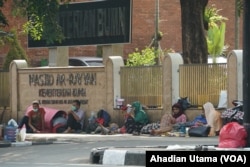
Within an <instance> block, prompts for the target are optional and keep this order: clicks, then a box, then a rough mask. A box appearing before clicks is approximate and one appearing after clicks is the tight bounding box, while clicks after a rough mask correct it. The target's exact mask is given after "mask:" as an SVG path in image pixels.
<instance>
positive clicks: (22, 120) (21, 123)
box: [18, 116, 34, 133]
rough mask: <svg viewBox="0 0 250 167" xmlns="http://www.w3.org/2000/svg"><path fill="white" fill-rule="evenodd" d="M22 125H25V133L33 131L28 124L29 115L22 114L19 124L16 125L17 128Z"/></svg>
mask: <svg viewBox="0 0 250 167" xmlns="http://www.w3.org/2000/svg"><path fill="white" fill-rule="evenodd" d="M23 125H25V127H26V133H34V132H33V129H32V128H31V127H30V126H29V117H28V116H24V117H23V118H22V119H21V121H20V123H19V125H18V129H21V128H22V127H23Z"/></svg>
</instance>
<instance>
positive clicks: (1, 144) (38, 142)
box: [0, 141, 58, 148]
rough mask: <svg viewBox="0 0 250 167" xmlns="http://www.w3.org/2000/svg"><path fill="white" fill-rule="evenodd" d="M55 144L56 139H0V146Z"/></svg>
mask: <svg viewBox="0 0 250 167" xmlns="http://www.w3.org/2000/svg"><path fill="white" fill-rule="evenodd" d="M54 143H55V144H56V143H58V142H57V141H22V142H10V141H0V148H4V147H23V146H32V145H48V144H54Z"/></svg>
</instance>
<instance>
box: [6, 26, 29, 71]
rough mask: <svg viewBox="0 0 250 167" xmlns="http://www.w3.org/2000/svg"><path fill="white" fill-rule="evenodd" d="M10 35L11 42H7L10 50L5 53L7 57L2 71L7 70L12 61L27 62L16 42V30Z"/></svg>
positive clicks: (22, 50) (23, 52)
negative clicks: (11, 36)
mask: <svg viewBox="0 0 250 167" xmlns="http://www.w3.org/2000/svg"><path fill="white" fill-rule="evenodd" d="M11 33H13V38H12V40H10V41H9V42H10V50H9V52H8V53H7V56H6V59H5V62H4V65H3V69H5V70H8V69H9V66H10V63H11V62H12V61H13V60H19V59H21V60H26V61H27V62H28V58H27V55H26V53H25V51H24V49H23V48H22V46H21V45H20V43H19V41H18V37H17V33H16V30H12V31H11Z"/></svg>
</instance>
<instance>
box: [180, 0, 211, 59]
mask: <svg viewBox="0 0 250 167" xmlns="http://www.w3.org/2000/svg"><path fill="white" fill-rule="evenodd" d="M180 3H181V24H182V50H183V60H184V64H192V63H194V64H200V63H207V58H208V51H207V41H206V35H205V27H204V25H205V24H204V19H203V15H204V10H205V7H206V5H207V3H208V0H180Z"/></svg>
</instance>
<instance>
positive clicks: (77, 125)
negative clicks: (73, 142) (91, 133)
mask: <svg viewBox="0 0 250 167" xmlns="http://www.w3.org/2000/svg"><path fill="white" fill-rule="evenodd" d="M80 106H81V102H80V101H79V100H74V101H73V103H72V106H71V110H69V111H68V117H67V125H66V130H65V131H64V133H71V132H77V131H81V130H82V127H83V120H84V111H83V110H82V109H80Z"/></svg>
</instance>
